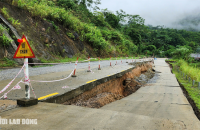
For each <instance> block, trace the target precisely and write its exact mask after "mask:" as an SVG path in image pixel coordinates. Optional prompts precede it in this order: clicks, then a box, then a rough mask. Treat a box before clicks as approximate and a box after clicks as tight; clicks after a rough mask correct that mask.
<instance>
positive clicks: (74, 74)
mask: <svg viewBox="0 0 200 130" xmlns="http://www.w3.org/2000/svg"><path fill="white" fill-rule="evenodd" d="M78 58H79V57H77V59H76V63H75V68H74V73H73V75H72V77H76V66H77V64H78Z"/></svg>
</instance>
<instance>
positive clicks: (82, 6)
mask: <svg viewBox="0 0 200 130" xmlns="http://www.w3.org/2000/svg"><path fill="white" fill-rule="evenodd" d="M1 1H3V2H6V3H8V4H10V5H12V6H13V7H18V8H20V9H21V10H27V11H28V12H30V14H31V17H32V18H40V19H42V20H44V21H46V22H48V23H51V24H52V25H53V28H54V31H55V32H56V33H59V31H60V30H63V29H67V30H68V31H65V35H67V36H68V38H70V39H72V40H73V41H76V40H79V41H82V42H84V43H87V44H88V45H90V46H91V47H92V51H93V53H94V54H95V55H96V56H103V57H109V56H110V55H113V54H114V56H115V55H117V56H119V55H120V56H126V55H142V54H143V55H144V54H146V55H148V56H152V55H153V54H154V55H156V56H159V57H172V56H178V55H179V54H180V55H181V53H182V52H187V54H189V53H192V52H195V51H196V48H197V47H198V46H199V43H200V32H192V31H186V30H177V29H170V28H165V27H163V26H156V27H153V26H151V25H148V26H147V25H145V19H143V18H142V17H140V16H139V15H137V14H127V13H126V12H124V11H123V10H119V11H116V12H111V11H109V10H108V9H101V10H99V8H98V5H99V4H100V0H1ZM91 10H93V11H91ZM6 11H7V9H6V8H2V9H1V14H3V16H5V17H7V19H8V21H10V22H11V24H12V25H13V26H14V27H16V29H17V30H19V31H23V30H22V29H20V27H19V26H20V24H21V23H20V20H19V21H18V19H14V18H12V17H10V16H9V15H8V14H9V13H6ZM21 15H23V14H21ZM22 24H23V23H22ZM18 28H19V29H18ZM48 29H49V28H48ZM48 29H47V30H48ZM50 31H52V30H50ZM0 38H1V37H0ZM31 40H32V39H31ZM33 42H34V41H33ZM32 46H33V48H34V46H35V44H32ZM46 46H49V45H46ZM35 48H37V47H35ZM80 50H81V51H80V53H82V51H83V50H84V49H80ZM64 51H65V50H63V51H62V50H60V51H59V53H55V54H52V55H54V56H59V57H66V56H67V57H69V56H68V55H66V54H65V53H63V52H64ZM87 52H88V51H85V53H84V54H85V55H89V54H88V53H87ZM75 53H78V51H77V52H75ZM36 55H37V56H38V57H40V54H36ZM74 55H75V54H74ZM54 56H53V57H54ZM93 56H94V55H93ZM184 56H185V55H184ZM51 59H53V58H51Z"/></svg>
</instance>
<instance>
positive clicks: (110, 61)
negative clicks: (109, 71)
mask: <svg viewBox="0 0 200 130" xmlns="http://www.w3.org/2000/svg"><path fill="white" fill-rule="evenodd" d="M110 66H112V65H111V57H110Z"/></svg>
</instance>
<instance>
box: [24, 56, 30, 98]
mask: <svg viewBox="0 0 200 130" xmlns="http://www.w3.org/2000/svg"><path fill="white" fill-rule="evenodd" d="M24 64H25V67H24V74H25V83H26V84H25V98H26V99H30V87H29V73H28V58H24Z"/></svg>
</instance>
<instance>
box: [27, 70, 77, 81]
mask: <svg viewBox="0 0 200 130" xmlns="http://www.w3.org/2000/svg"><path fill="white" fill-rule="evenodd" d="M73 72H74V70H72V72H71V74H70V75H69V76H68V77H66V78H64V79H59V80H52V81H38V80H30V81H33V82H40V83H46V82H47V83H52V82H58V81H62V80H65V79H68V78H69V77H71V75H72V73H73Z"/></svg>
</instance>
